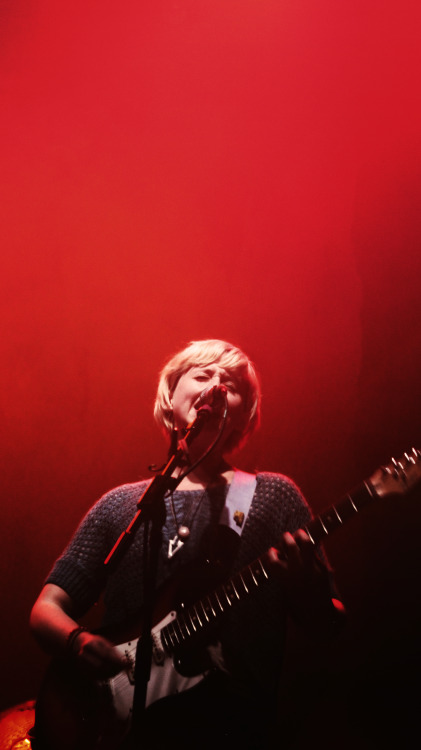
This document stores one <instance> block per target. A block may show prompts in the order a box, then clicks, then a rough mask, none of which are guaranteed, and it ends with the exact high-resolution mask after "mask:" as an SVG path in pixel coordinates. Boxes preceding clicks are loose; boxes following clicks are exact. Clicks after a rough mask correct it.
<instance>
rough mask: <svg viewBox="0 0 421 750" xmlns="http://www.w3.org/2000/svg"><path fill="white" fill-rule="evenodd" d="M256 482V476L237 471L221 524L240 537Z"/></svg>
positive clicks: (229, 491) (223, 510) (220, 519)
mask: <svg viewBox="0 0 421 750" xmlns="http://www.w3.org/2000/svg"><path fill="white" fill-rule="evenodd" d="M256 482H257V478H256V475H255V474H248V473H247V472H245V471H240V470H239V469H235V472H234V476H233V478H232V482H231V484H230V488H229V490H228V494H227V497H226V500H225V505H224V507H223V508H222V513H221V516H220V518H219V523H220V524H222V525H223V526H228V527H229V528H230V529H232V530H233V531H235V533H236V534H238V535H239V536H241V534H242V531H243V529H244V526H245V523H246V520H247V516H248V512H249V510H250V505H251V501H252V500H253V495H254V490H255V488H256Z"/></svg>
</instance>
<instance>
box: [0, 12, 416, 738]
mask: <svg viewBox="0 0 421 750" xmlns="http://www.w3.org/2000/svg"><path fill="white" fill-rule="evenodd" d="M0 14H1V15H0V22H1V28H0V37H1V47H0V75H1V101H2V116H1V119H0V139H1V184H0V206H1V211H2V220H1V230H0V231H1V260H0V263H1V276H0V278H1V289H2V291H1V295H0V305H1V325H2V339H1V347H2V367H1V373H0V398H1V410H2V429H1V434H2V443H3V444H2V450H1V511H0V512H1V522H0V534H1V543H0V555H1V570H2V615H1V636H2V638H1V643H2V645H1V661H2V675H3V680H2V685H1V689H0V690H1V698H0V709H2V708H7V707H8V706H10V705H14V704H16V703H18V702H21V701H24V700H26V699H30V698H33V697H35V695H36V691H37V689H38V684H39V680H40V678H41V675H42V673H43V671H44V668H45V665H46V659H45V657H44V656H43V655H42V654H41V652H40V651H39V650H38V647H37V646H36V645H35V644H34V643H33V641H32V639H31V637H30V635H29V632H28V625H27V621H28V615H29V612H30V608H31V605H32V602H33V600H34V598H35V597H36V595H37V593H38V591H39V589H40V587H41V585H42V582H43V579H44V577H45V575H46V574H47V572H48V570H49V568H50V566H51V564H52V563H53V561H54V559H55V558H56V556H57V555H58V554H59V553H60V551H61V550H62V548H63V546H64V545H65V543H66V541H67V540H68V538H69V536H70V535H71V533H72V531H73V529H74V527H75V525H76V524H77V522H78V520H79V519H80V517H81V516H82V514H83V513H84V512H86V510H87V509H88V508H89V506H90V505H91V504H92V503H93V502H94V501H95V500H96V499H97V498H98V497H99V496H100V495H101V494H102V493H103V492H105V491H106V490H107V489H109V488H111V487H112V486H115V485H117V484H119V483H122V482H128V481H134V480H137V479H138V478H140V477H143V476H147V475H148V469H147V467H148V465H149V464H150V463H153V462H155V463H158V464H159V463H160V462H161V461H162V460H163V459H164V457H165V444H164V442H163V440H162V438H161V436H160V435H159V432H158V430H157V428H156V427H155V426H154V424H153V421H152V416H151V412H152V406H153V400H154V393H155V388H156V384H157V375H158V371H159V369H160V367H161V366H162V365H163V363H164V362H165V360H166V358H167V357H168V356H169V355H171V354H172V353H173V352H175V351H176V350H177V349H178V348H179V347H180V346H183V345H184V344H185V343H187V342H188V341H190V340H191V339H201V338H208V337H218V338H224V339H228V340H230V341H233V342H235V343H237V344H238V345H240V346H241V347H243V348H244V349H245V350H246V351H247V352H248V353H249V355H250V356H251V357H252V358H253V359H254V360H255V362H256V364H257V367H258V369H259V371H260V374H261V380H262V384H263V419H262V428H261V431H260V434H259V435H257V436H256V437H255V438H254V439H253V440H252V442H251V444H250V446H249V447H248V448H247V449H246V450H245V452H244V455H243V457H242V458H241V457H240V456H239V457H238V459H237V463H238V465H240V466H242V467H243V468H245V469H254V468H260V469H266V470H273V471H281V472H284V473H287V474H289V475H291V476H292V477H293V478H294V479H295V480H296V482H297V483H298V484H299V485H300V486H301V488H302V489H303V491H304V493H305V495H306V496H307V498H308V500H309V502H310V504H311V505H312V507H313V509H314V511H316V512H317V511H320V510H321V509H322V508H323V507H324V506H326V505H328V504H330V503H332V502H334V501H335V500H336V499H338V498H339V497H340V496H341V495H342V494H343V493H345V492H346V491H347V490H348V489H350V488H351V487H352V486H353V485H355V484H356V483H358V482H359V481H361V480H362V479H363V478H364V477H365V476H366V475H367V474H369V473H370V472H371V471H372V470H373V469H374V468H376V466H377V465H379V464H381V463H383V462H385V461H386V460H387V459H388V458H389V457H390V455H392V454H393V455H396V456H399V455H400V454H401V453H402V452H403V451H404V450H406V449H408V448H410V447H411V446H412V445H413V444H416V445H417V446H418V447H419V448H421V435H420V428H419V420H420V396H421V386H420V378H419V368H420V360H421V355H420V343H421V342H420V338H421V326H420V312H421V302H420V289H419V282H420V272H421V256H420V239H421V220H420V208H419V207H420V203H421V182H420V170H421V136H420V133H421V110H420V104H419V72H420V51H419V50H420V45H419V29H420V22H421V7H420V4H419V2H417V0H399V2H398V1H397V0H381V1H380V0H369V1H367V0H361V1H360V0H343V1H342V2H339V3H338V2H334V1H332V0H319V1H318V2H314V0H302V1H301V2H299V3H297V2H292V1H291V0H259V1H258V0H204V1H203V2H202V1H201V2H198V0H178V2H173V1H172V0H154V1H153V2H142V3H139V2H137V0H124V1H123V2H121V3H117V4H116V3H112V2H109V0H102V1H101V2H98V0H92V1H91V2H88V3H86V2H81V0H75V1H74V2H72V3H71V5H69V6H68V7H67V6H66V7H64V6H63V5H62V4H61V3H57V2H53V0H32V2H30V0H14V2H11V1H10V0H9V1H7V2H2V3H1V9H0ZM419 533H420V511H419V493H418V495H417V493H416V492H415V493H412V494H411V495H410V496H409V497H407V498H401V499H399V501H397V502H392V501H386V502H384V503H382V504H379V505H377V506H376V507H375V508H373V509H371V510H370V511H367V513H366V514H365V516H364V517H363V518H358V520H356V521H355V522H354V523H353V524H351V525H350V526H349V527H348V528H347V529H344V530H342V531H340V532H338V534H337V536H336V537H334V538H333V539H332V540H330V541H329V542H328V543H327V545H326V546H327V551H328V554H329V556H330V559H331V563H332V565H333V566H334V568H335V569H336V574H337V579H338V582H339V586H340V588H341V593H342V595H343V598H344V599H345V601H346V603H347V605H348V608H349V611H350V624H349V628H348V630H347V632H346V634H345V635H344V636H343V637H342V639H341V640H340V641H339V643H338V644H337V646H336V647H335V651H334V654H333V655H332V654H330V656H329V657H328V662H326V664H327V666H326V668H325V669H326V673H328V674H332V675H333V676H334V682H335V684H336V694H335V695H336V708H337V715H338V716H339V717H340V718H339V720H338V723H340V722H343V726H345V727H346V726H347V724H346V722H351V723H352V731H354V732H355V733H356V735H357V736H362V733H363V732H370V731H371V730H373V731H374V724H375V722H374V721H372V720H370V717H369V716H368V714H367V715H366V713H365V710H364V709H362V708H361V706H360V705H359V700H360V699H361V701H362V704H363V703H364V697H365V696H369V695H370V696H371V695H372V694H373V693H374V695H376V696H381V698H382V699H384V698H385V696H387V701H386V704H385V703H384V702H383V713H384V715H385V716H387V715H388V707H389V706H391V705H392V701H393V700H394V699H395V697H396V691H397V687H396V682H397V681H399V683H400V685H401V687H400V688H399V689H402V684H407V680H406V677H407V667H408V665H409V664H410V663H413V660H414V658H415V657H416V658H419V646H418V645H417V641H418V638H416V637H415V633H416V626H417V624H418V621H419V616H420V605H419V598H418V591H419V563H418V549H419V542H418V540H419ZM296 663H297V664H298V663H299V662H296ZM290 669H291V677H290V684H291V685H292V684H293V685H294V686H296V689H297V693H300V689H301V688H300V685H301V684H302V683H301V682H300V669H301V667H298V666H297V667H295V670H294V667H293V666H292V667H290ZM386 674H387V675H388V677H389V678H390V680H389V681H388V683H387V687H388V690H387V691H386V688H385V684H386V683H385V681H384V677H385V675H386ZM316 684H317V685H318V691H317V693H315V694H314V695H312V696H311V699H312V700H313V701H314V700H316V701H317V699H319V700H320V695H321V693H323V691H321V690H320V680H317V681H316ZM324 684H325V683H323V685H324ZM330 684H331V683H330V681H329V680H326V687H325V691H327V692H328V693H329V685H330ZM289 694H290V695H291V691H290V693H289ZM408 694H409V691H408ZM350 696H351V698H350ZM357 696H358V697H357ZM349 698H350V700H351V706H350V708H351V709H354V710H351V711H350V713H349V714H348V709H347V708H345V704H346V701H347V700H348V701H349ZM371 700H372V698H370V701H371ZM385 706H386V708H385ZM350 715H351V716H352V717H353V718H352V719H349V716H350ZM355 717H358V718H355ZM303 731H304V730H303ZM350 731H351V730H350Z"/></svg>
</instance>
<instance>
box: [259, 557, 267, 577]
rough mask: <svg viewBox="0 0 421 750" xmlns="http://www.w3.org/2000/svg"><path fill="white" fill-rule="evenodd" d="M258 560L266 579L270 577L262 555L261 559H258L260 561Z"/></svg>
mask: <svg viewBox="0 0 421 750" xmlns="http://www.w3.org/2000/svg"><path fill="white" fill-rule="evenodd" d="M257 562H258V563H259V565H260V567H261V569H262V573H263V575H264V577H265V578H266V579H268V578H269V574H268V573H267V571H266V570H265V568H264V565H263V563H262V561H261V559H260V557H259V559H258V561H257Z"/></svg>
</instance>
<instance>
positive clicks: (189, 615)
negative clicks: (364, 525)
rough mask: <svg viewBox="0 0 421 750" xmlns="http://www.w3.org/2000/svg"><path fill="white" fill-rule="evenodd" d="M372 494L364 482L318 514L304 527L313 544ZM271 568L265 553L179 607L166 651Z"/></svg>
mask: <svg viewBox="0 0 421 750" xmlns="http://www.w3.org/2000/svg"><path fill="white" fill-rule="evenodd" d="M375 497H376V494H375V492H374V491H373V490H372V488H371V487H370V485H369V484H368V483H367V482H364V483H363V484H361V485H359V486H358V487H357V488H356V489H355V490H354V491H353V492H352V493H349V494H348V495H346V497H344V498H343V500H341V501H340V502H339V503H338V504H337V505H332V506H331V507H330V508H329V509H328V510H326V511H324V512H323V513H322V514H321V515H319V516H317V517H316V518H315V519H314V520H312V521H311V522H310V523H309V524H308V526H307V527H304V530H305V531H306V532H307V533H308V535H309V537H310V539H311V541H312V542H313V544H317V543H318V542H319V541H320V540H321V539H322V538H323V537H325V536H327V535H328V534H331V533H333V532H334V531H335V530H336V529H338V528H340V527H341V526H343V524H344V523H346V522H347V521H348V520H349V519H350V518H351V517H352V516H353V515H355V514H356V513H358V512H359V511H360V510H361V509H362V508H364V507H365V506H366V505H368V504H369V503H370V502H371V501H372V500H373V499H374V498H375ZM270 570H271V566H270V563H269V561H268V553H265V554H264V555H262V557H259V558H257V559H256V560H253V562H251V563H250V564H249V565H247V566H246V567H245V568H243V569H242V570H241V571H240V572H238V573H235V574H234V575H233V576H232V577H231V578H230V579H229V580H228V581H227V582H225V583H224V584H221V585H220V586H218V587H217V588H216V589H215V590H214V591H212V592H211V593H209V594H207V595H206V596H204V597H202V599H199V600H198V601H197V602H196V603H195V604H193V605H191V606H189V607H186V608H183V609H181V610H180V612H179V613H178V615H177V618H176V619H174V620H173V621H172V622H171V623H170V624H169V625H166V626H165V627H163V628H162V630H161V639H162V643H163V646H164V648H165V650H166V651H167V653H169V654H172V653H174V651H176V650H177V648H180V647H181V646H183V645H184V644H185V643H187V642H188V641H190V640H191V639H192V638H194V637H196V636H198V635H199V634H200V633H203V632H205V631H206V630H208V629H210V628H211V626H212V625H214V624H216V623H218V622H219V621H220V620H221V619H222V617H223V616H224V615H225V614H226V613H227V612H229V610H230V609H232V607H234V606H235V605H236V604H237V603H238V602H240V601H241V600H243V599H245V598H246V597H248V596H249V595H250V594H252V593H253V592H254V591H256V590H257V589H258V588H260V586H261V585H262V584H263V583H264V582H265V581H267V580H268V579H269V578H270Z"/></svg>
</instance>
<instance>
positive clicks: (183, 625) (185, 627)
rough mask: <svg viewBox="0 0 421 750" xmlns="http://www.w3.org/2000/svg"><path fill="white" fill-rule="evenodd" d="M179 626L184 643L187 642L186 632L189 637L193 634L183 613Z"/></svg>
mask: <svg viewBox="0 0 421 750" xmlns="http://www.w3.org/2000/svg"><path fill="white" fill-rule="evenodd" d="M178 625H179V628H180V635H181V638H182V640H183V641H185V640H186V635H185V632H184V630H186V631H187V635H189V636H191V635H192V633H191V632H190V630H189V628H188V625H187V622H186V618H185V615H184V612H182V613H181V616H180V617H179V619H178Z"/></svg>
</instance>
